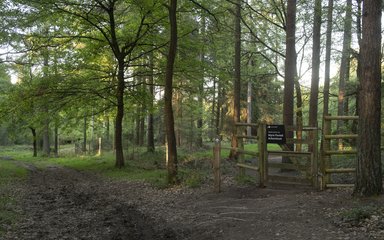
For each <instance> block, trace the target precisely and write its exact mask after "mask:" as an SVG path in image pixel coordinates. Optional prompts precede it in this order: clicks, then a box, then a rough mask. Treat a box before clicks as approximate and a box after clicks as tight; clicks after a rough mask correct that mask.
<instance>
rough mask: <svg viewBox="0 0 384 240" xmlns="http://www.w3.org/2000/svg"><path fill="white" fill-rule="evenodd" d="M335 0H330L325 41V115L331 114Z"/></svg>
mask: <svg viewBox="0 0 384 240" xmlns="http://www.w3.org/2000/svg"><path fill="white" fill-rule="evenodd" d="M332 18H333V0H328V12H327V33H326V38H327V39H326V43H325V69H324V72H325V73H324V102H323V106H324V107H323V116H326V115H328V114H329V83H330V69H331V47H332V25H333V19H332Z"/></svg>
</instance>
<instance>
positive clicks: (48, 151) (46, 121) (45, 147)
mask: <svg viewBox="0 0 384 240" xmlns="http://www.w3.org/2000/svg"><path fill="white" fill-rule="evenodd" d="M45 114H47V115H48V109H46V111H45ZM45 118H46V119H44V126H43V155H44V156H46V157H49V156H50V154H51V144H50V141H49V119H48V116H45Z"/></svg>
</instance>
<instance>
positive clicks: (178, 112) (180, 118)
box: [174, 91, 184, 147]
mask: <svg viewBox="0 0 384 240" xmlns="http://www.w3.org/2000/svg"><path fill="white" fill-rule="evenodd" d="M175 98H176V99H175V100H174V101H175V114H176V119H177V121H176V130H175V136H176V146H177V147H180V146H181V139H182V137H184V136H182V134H183V131H182V127H183V126H182V124H183V111H182V102H183V101H182V99H181V93H180V92H179V91H177V92H176V94H175Z"/></svg>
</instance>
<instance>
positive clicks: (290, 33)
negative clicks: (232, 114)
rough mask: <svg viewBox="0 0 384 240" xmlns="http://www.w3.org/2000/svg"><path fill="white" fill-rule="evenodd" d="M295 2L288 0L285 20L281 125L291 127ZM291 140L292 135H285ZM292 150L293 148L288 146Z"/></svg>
mask: <svg viewBox="0 0 384 240" xmlns="http://www.w3.org/2000/svg"><path fill="white" fill-rule="evenodd" d="M295 31H296V0H288V3H287V19H286V50H285V51H286V54H285V79H284V103H283V123H284V125H286V126H292V125H293V110H294V109H293V106H294V99H293V98H294V94H293V93H294V85H295V77H296V49H295V41H296V33H295ZM287 137H288V138H292V137H293V135H292V133H289V135H287ZM288 147H289V148H291V149H292V148H293V146H292V145H291V146H288Z"/></svg>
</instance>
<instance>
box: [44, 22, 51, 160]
mask: <svg viewBox="0 0 384 240" xmlns="http://www.w3.org/2000/svg"><path fill="white" fill-rule="evenodd" d="M46 33H48V29H47V30H46ZM43 57H44V63H43V65H44V67H43V75H44V78H48V76H49V72H48V68H49V53H48V47H47V48H46V49H45V50H44V52H43ZM44 81H47V80H46V79H44ZM43 104H44V105H43V109H44V110H43V111H44V113H43V114H44V119H43V155H44V156H46V157H49V156H50V154H51V143H50V141H49V140H50V139H49V122H50V119H49V106H48V102H47V101H46V102H44V103H43Z"/></svg>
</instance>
